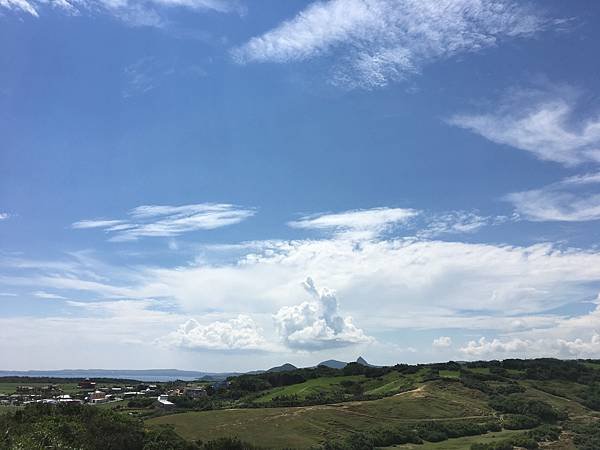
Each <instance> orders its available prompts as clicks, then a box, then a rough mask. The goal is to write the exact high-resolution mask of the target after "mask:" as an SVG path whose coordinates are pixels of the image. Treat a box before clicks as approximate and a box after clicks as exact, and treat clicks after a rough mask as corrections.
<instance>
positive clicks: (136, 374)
mask: <svg viewBox="0 0 600 450" xmlns="http://www.w3.org/2000/svg"><path fill="white" fill-rule="evenodd" d="M231 375H236V374H234V373H213V372H199V371H195V370H177V369H146V370H110V369H108V370H107V369H64V370H25V371H18V370H6V371H2V370H0V377H54V378H113V379H127V380H138V381H174V380H184V381H191V380H195V379H198V378H203V377H209V378H211V379H217V378H218V379H225V378H227V377H228V376H231Z"/></svg>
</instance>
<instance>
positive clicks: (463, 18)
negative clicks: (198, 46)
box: [232, 0, 545, 88]
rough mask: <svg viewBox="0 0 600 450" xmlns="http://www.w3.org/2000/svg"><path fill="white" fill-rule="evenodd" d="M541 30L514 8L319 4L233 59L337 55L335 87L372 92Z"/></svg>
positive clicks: (397, 1) (481, 0)
mask: <svg viewBox="0 0 600 450" xmlns="http://www.w3.org/2000/svg"><path fill="white" fill-rule="evenodd" d="M544 22H545V21H544V19H542V18H541V17H540V16H538V15H537V14H535V13H534V12H532V11H531V10H529V9H528V8H526V7H525V6H523V5H519V4H517V3H514V2H512V1H509V0H499V1H492V0H330V1H317V2H314V3H312V4H311V5H309V6H308V7H307V8H306V9H304V10H303V11H301V12H300V13H298V15H297V16H296V17H294V18H293V19H291V20H287V21H285V22H283V23H281V24H280V25H279V26H277V27H276V28H274V29H273V30H271V31H268V32H267V33H265V34H263V35H261V36H257V37H254V38H252V39H250V40H249V41H248V42H247V43H245V44H243V45H242V46H240V47H238V48H236V49H234V50H233V51H232V54H233V57H234V58H235V60H237V61H238V62H240V63H249V62H279V63H282V62H289V61H302V60H307V59H311V58H315V57H320V56H327V57H328V58H331V55H332V54H335V56H338V58H336V61H337V65H336V66H335V67H334V69H333V82H334V83H337V84H342V85H345V86H350V87H359V86H360V87H365V88H374V87H380V86H384V85H386V84H388V83H389V82H391V81H396V80H402V79H404V78H406V77H407V76H410V75H412V74H414V73H416V72H418V71H419V70H420V69H421V67H423V66H424V65H426V64H427V63H430V62H432V61H435V60H439V59H447V58H450V57H452V56H454V55H457V54H460V53H464V52H472V51H478V50H481V49H483V48H486V47H490V46H493V45H496V44H497V43H498V42H499V41H500V40H501V39H503V38H512V37H518V36H528V35H531V34H532V33H535V32H536V31H538V30H540V29H542V28H543V27H544Z"/></svg>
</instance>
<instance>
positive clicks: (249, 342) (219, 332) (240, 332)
mask: <svg viewBox="0 0 600 450" xmlns="http://www.w3.org/2000/svg"><path fill="white" fill-rule="evenodd" d="M159 343H161V344H165V345H168V346H174V347H180V348H185V349H189V350H264V349H266V347H267V343H266V341H265V338H264V337H263V336H262V330H261V329H260V328H259V327H258V325H257V324H256V323H255V322H254V320H252V318H251V317H249V316H246V315H242V314H240V315H239V316H238V317H237V318H234V319H230V320H228V321H223V322H221V321H216V322H212V323H210V324H208V325H201V324H200V323H199V322H198V321H196V320H195V319H189V320H188V321H187V322H185V323H184V324H183V325H181V326H180V327H179V328H178V329H177V330H176V331H174V332H172V333H170V334H168V335H167V336H165V337H163V338H161V339H159Z"/></svg>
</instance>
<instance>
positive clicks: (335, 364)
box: [317, 359, 348, 369]
mask: <svg viewBox="0 0 600 450" xmlns="http://www.w3.org/2000/svg"><path fill="white" fill-rule="evenodd" d="M346 364H348V363H345V362H343V361H338V360H336V359H328V360H327V361H323V362H320V363H319V364H317V365H318V366H327V367H331V368H332V369H343V368H344V367H346Z"/></svg>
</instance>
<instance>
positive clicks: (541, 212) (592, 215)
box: [505, 173, 600, 222]
mask: <svg viewBox="0 0 600 450" xmlns="http://www.w3.org/2000/svg"><path fill="white" fill-rule="evenodd" d="M505 200H507V201H508V202H510V203H512V204H513V206H514V207H515V211H516V212H517V213H518V214H519V215H520V216H522V217H524V218H525V219H527V220H531V221H535V222H543V221H562V222H583V221H589V220H600V173H590V174H585V175H576V176H572V177H569V178H565V179H564V180H562V181H559V182H557V183H553V184H550V185H548V186H544V187H542V188H540V189H533V190H529V191H522V192H513V193H511V194H508V195H507V196H506V197H505Z"/></svg>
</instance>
